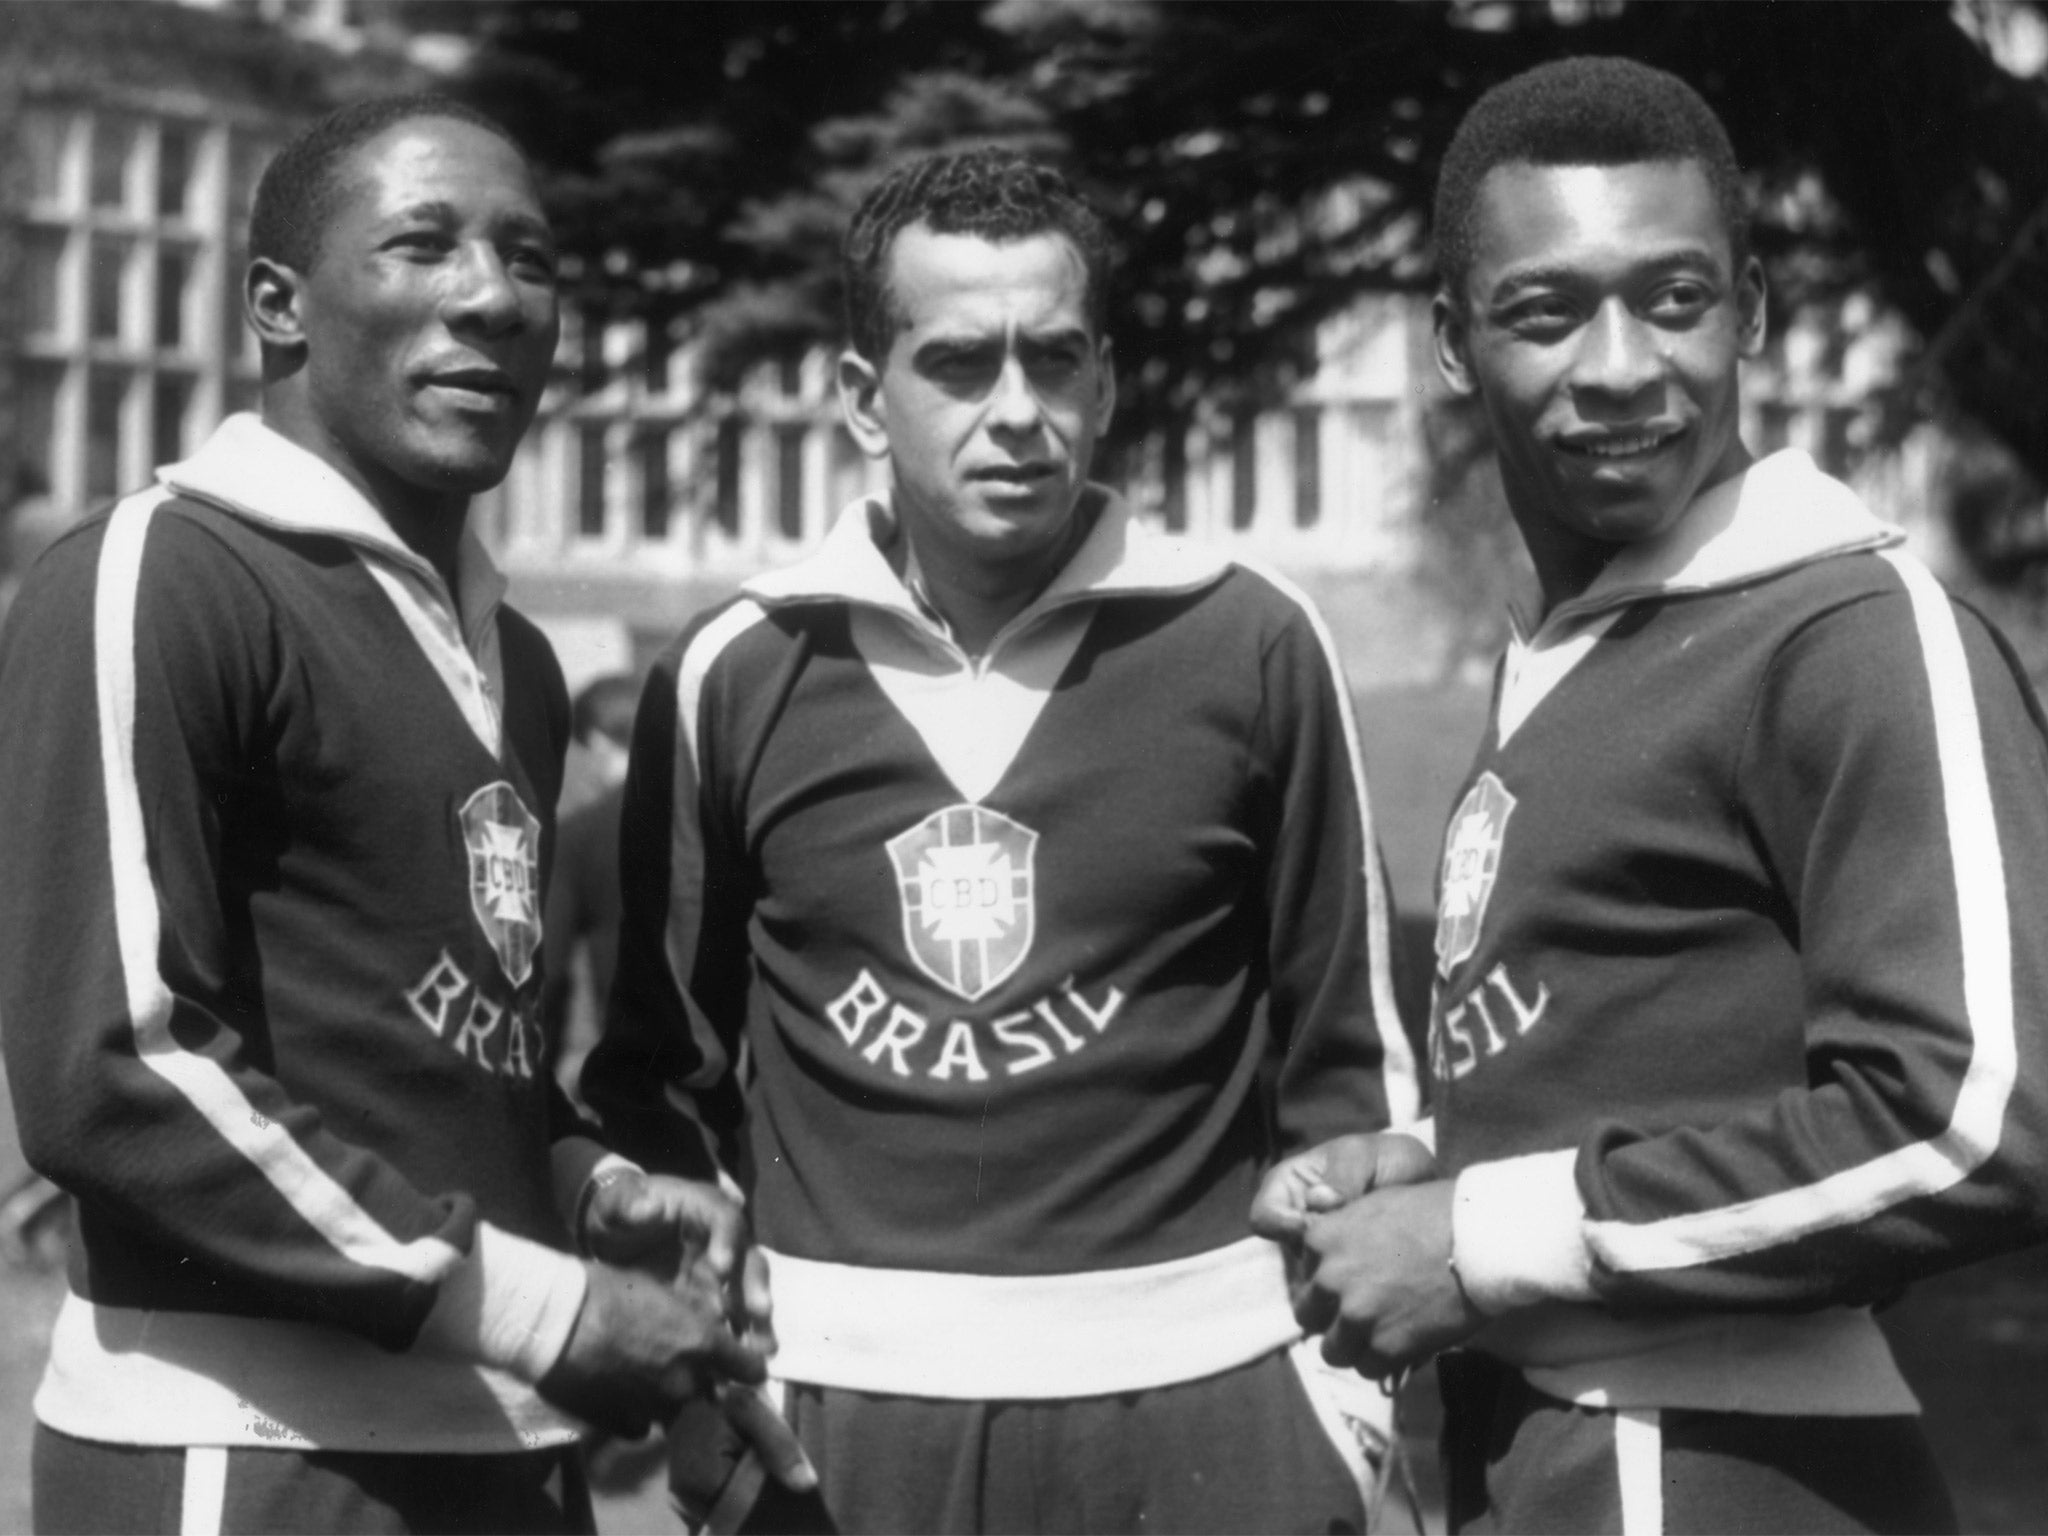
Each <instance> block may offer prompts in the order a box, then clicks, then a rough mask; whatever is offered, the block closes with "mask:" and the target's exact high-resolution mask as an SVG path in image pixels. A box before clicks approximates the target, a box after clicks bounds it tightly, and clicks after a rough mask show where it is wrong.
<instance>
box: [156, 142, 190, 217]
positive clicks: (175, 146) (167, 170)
mask: <svg viewBox="0 0 2048 1536" xmlns="http://www.w3.org/2000/svg"><path fill="white" fill-rule="evenodd" d="M196 137H197V133H196V130H194V129H192V128H189V127H185V126H183V125H178V124H166V125H165V126H164V127H163V128H162V129H161V130H159V132H158V134H157V148H156V211H157V217H159V218H163V219H176V220H180V221H182V220H183V219H184V218H185V216H186V214H185V206H186V201H187V199H188V198H189V197H190V195H191V191H192V148H193V143H194V140H195V139H196Z"/></svg>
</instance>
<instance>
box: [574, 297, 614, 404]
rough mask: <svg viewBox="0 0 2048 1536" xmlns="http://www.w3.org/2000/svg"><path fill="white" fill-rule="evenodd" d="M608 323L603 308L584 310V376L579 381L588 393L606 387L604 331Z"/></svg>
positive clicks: (583, 389)
mask: <svg viewBox="0 0 2048 1536" xmlns="http://www.w3.org/2000/svg"><path fill="white" fill-rule="evenodd" d="M607 324H608V322H607V320H606V317H605V312H604V311H603V310H601V309H586V310H585V311H584V312H583V346H582V349H581V350H582V359H581V361H582V365H583V372H582V377H581V378H580V379H579V380H578V381H577V382H578V385H579V387H580V388H581V389H582V391H583V393H584V394H586V395H594V394H596V393H597V392H598V391H599V390H600V389H603V388H604V384H605V379H606V377H607V371H606V367H605V359H604V333H605V327H606V325H607Z"/></svg>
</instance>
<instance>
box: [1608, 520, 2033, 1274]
mask: <svg viewBox="0 0 2048 1536" xmlns="http://www.w3.org/2000/svg"><path fill="white" fill-rule="evenodd" d="M1880 558H1881V559H1884V560H1886V561H1888V562H1890V564H1891V565H1892V566H1893V568H1894V569H1895V570H1897V572H1898V573H1899V578H1900V580H1901V581H1902V582H1903V583H1904V584H1905V588H1906V593H1907V596H1908V597H1909V598H1910V600H1911V603H1912V609H1913V621H1914V625H1915V628H1916V629H1917V630H1918V632H1919V637H1920V650H1921V655H1922V658H1923V659H1924V661H1925V663H1926V667H1927V684H1928V689H1927V691H1928V697H1929V699H1930V700H1931V703H1932V708H1933V722H1932V723H1933V727H1934V741H1935V753H1936V759H1937V761H1938V763H1939V765H1940V772H1941V784H1942V801H1943V808H1944V810H1945V812H1946V820H1947V823H1948V855H1949V878H1950V883H1951V885H1952V886H1953V888H1954V890H1955V893H1956V904H1957V912H1956V925H1957V930H1958V931H1959V933H1960V934H1961V936H1962V969H1963V1009H1964V1017H1965V1022H1966V1023H1967V1025H1968V1027H1969V1030H1970V1040H1971V1050H1970V1065H1969V1068H1968V1070H1967V1071H1966V1072H1965V1073H1964V1076H1963V1082H1962V1086H1961V1088H1960V1090H1959V1091H1958V1092H1957V1094H1956V1101H1955V1106H1954V1109H1953V1111H1952V1114H1951V1118H1950V1120H1949V1123H1948V1125H1947V1126H1946V1127H1944V1128H1943V1129H1942V1130H1941V1131H1940V1132H1939V1133H1938V1134H1937V1135H1935V1136H1933V1137H1931V1138H1929V1139H1928V1140H1925V1141H1918V1142H1914V1143H1912V1144H1911V1145H1909V1146H1904V1147H1899V1148H1897V1149H1896V1150H1894V1151H1891V1152H1887V1153H1885V1154H1883V1155H1882V1156H1879V1157H1875V1158H1872V1159H1871V1160H1870V1161H1868V1162H1866V1163H1861V1164H1858V1165H1857V1166H1856V1167H1853V1168H1845V1169H1843V1170H1842V1171H1841V1172H1839V1173H1836V1174H1834V1175H1832V1176H1830V1177H1828V1178H1825V1179H1822V1180H1820V1181H1818V1182H1817V1183H1813V1184H1807V1185H1802V1186H1800V1187H1799V1188H1796V1189H1787V1190H1782V1191H1779V1192H1778V1193H1775V1194H1770V1195H1764V1196H1761V1197H1759V1198H1757V1199H1755V1200H1746V1201H1743V1202H1740V1203H1739V1204H1736V1205H1730V1206H1724V1207H1721V1208H1719V1209H1717V1210H1710V1211H1699V1212H1694V1213H1691V1214H1688V1215H1684V1216H1670V1217H1666V1218H1665V1219H1664V1220H1662V1221H1655V1222H1649V1223H1645V1224H1643V1225H1640V1226H1632V1225H1629V1224H1627V1223H1625V1222H1615V1221H1602V1222H1592V1223H1589V1224H1588V1226H1587V1234H1586V1235H1587V1241H1588V1244H1589V1245H1590V1246H1591V1247H1592V1249H1593V1250H1594V1252H1595V1253H1596V1254H1598V1256H1599V1257H1600V1259H1601V1261H1602V1262H1604V1263H1605V1264H1607V1265H1608V1266H1609V1267H1611V1268H1613V1269H1615V1270H1621V1271H1627V1270H1654V1269H1676V1268H1681V1267H1684V1266H1687V1265H1694V1264H1703V1263H1709V1262H1712V1261H1713V1260H1715V1259H1723V1258H1729V1257H1732V1256H1734V1255H1737V1254H1744V1253H1754V1252H1757V1251H1759V1250H1761V1249H1764V1248H1770V1247H1775V1246H1777V1245H1779V1244H1782V1243H1787V1242H1792V1241H1795V1240H1797V1239H1799V1238H1802V1237H1806V1236H1810V1235H1811V1234H1813V1233H1816V1232H1822V1231H1827V1230H1829V1229H1831V1228H1836V1227H1844V1226H1850V1225H1853V1224H1854V1223H1856V1222H1859V1221H1864V1220H1867V1219H1868V1218H1869V1217H1871V1216H1874V1215H1876V1214H1877V1213H1879V1212H1880V1211H1884V1210H1887V1209H1889V1208H1891V1207H1892V1206H1895V1205H1898V1204H1901V1203H1902V1202H1904V1201H1907V1200H1911V1199H1915V1198H1917V1197H1919V1196H1923V1195H1931V1194H1938V1193H1939V1192H1941V1191H1942V1190H1945V1189H1948V1188H1950V1187H1952V1186H1953V1185H1955V1184H1958V1183H1960V1182H1961V1181H1962V1180H1963V1179H1965V1178H1967V1177H1969V1175H1970V1174H1971V1172H1972V1171H1973V1170H1975V1169H1976V1168H1977V1167H1979V1166H1980V1165H1981V1164H1983V1163H1984V1162H1986V1161H1987V1160H1988V1159H1989V1158H1990V1157H1991V1154H1992V1153H1993V1152H1994V1151H1996V1150H1997V1147H1998V1138H1999V1133H2000V1130H2001V1128H2002V1126H2003V1124H2004V1120H2005V1109H2006V1103H2007V1101H2008V1100H2009V1099H2010V1098H2011V1096H2012V1090H2013V1084H2014V1078H2015V1075H2016V1073H2017V1070H2018V1052H2017V1046H2016V1043H2015V1039H2014V1033H2013V995H2012V938H2011V931H2010V929H2009V927H2008V923H2009V921H2010V920H2009V917H2008V915H2007V911H2006V886H2005V862H2004V858H2003V855H2002V853H2001V851H2000V848H1999V843H1998V828H1997V825H1996V822H1995V820H1994V818H1993V814H1992V805H1991V784H1990V780H1989V778H1988V776H1987V775H1986V772H1985V767H1984V740H1983V736H1982V734H1981V732H1980V730H1979V727H1978V720H1977V702H1976V695H1975V693H1974V692H1973V690H1972V686H1971V680H1970V670H1969V663H1968V660H1967V658H1966V656H1965V654H1964V651H1963V639H1962V633H1961V631H1960V630H1959V629H1958V628H1957V626H1956V619H1955V610H1954V608H1953V607H1951V605H1950V603H1949V600H1948V596H1947V594H1946V593H1944V592H1943V591H1942V589H1941V586H1940V584H1939V583H1938V582H1936V581H1935V579H1934V577H1933V576H1931V575H1930V574H1929V573H1928V571H1927V569H1926V567H1924V566H1923V565H1921V564H1920V563H1919V561H1917V560H1915V559H1914V558H1913V557H1912V556H1910V555H1907V554H1905V553H1903V552H1901V551H1899V550H1884V551H1881V552H1880Z"/></svg>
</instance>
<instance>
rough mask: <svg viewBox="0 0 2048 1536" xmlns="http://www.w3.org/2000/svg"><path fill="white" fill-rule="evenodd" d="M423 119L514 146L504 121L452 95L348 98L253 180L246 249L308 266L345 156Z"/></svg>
mask: <svg viewBox="0 0 2048 1536" xmlns="http://www.w3.org/2000/svg"><path fill="white" fill-rule="evenodd" d="M421 117H452V118H454V119H455V120H456V121H457V122H460V123H469V124H471V125H472V126H474V127H477V128H481V129H483V130H484V131H485V132H486V133H494V134H496V135H497V136H498V137H499V138H501V139H503V140H504V141H505V142H506V143H507V144H510V145H511V146H512V147H513V148H514V149H518V148H519V144H518V141H517V140H516V139H514V138H513V137H512V135H511V133H510V132H509V131H508V130H507V129H506V127H505V125H504V124H503V123H500V122H499V121H498V120H497V119H496V118H493V117H491V116H489V115H488V114H487V113H483V112H479V111H477V109H476V108H475V107H472V106H470V105H468V104H467V103H465V102H460V101H457V100H455V98H454V97H452V96H436V95H412V96H379V97H376V98H373V99H372V100H369V101H357V102H351V103H350V104H349V105H348V106H345V107H341V108H338V109H336V110H335V111H333V112H330V113H328V114H327V115H326V116H325V117H323V118H320V119H319V120H317V121H316V122H313V123H311V124H309V125H308V126H307V127H306V128H305V129H303V130H302V131H301V132H300V133H299V134H298V135H297V136H296V137H294V138H293V139H292V140H291V141H290V142H289V143H287V144H286V145H285V146H284V148H283V149H280V150H279V151H278V152H277V155H276V157H275V158H274V159H272V160H271V162H270V164H269V165H268V166H266V167H264V171H263V179H262V180H261V181H259V182H257V184H256V199H255V202H254V204H253V205H252V206H251V208H250V212H249V255H250V257H251V258H252V259H258V258H260V259H263V260H268V261H275V262H279V263H281V264H282V265H284V266H287V267H290V268H291V269H292V270H293V271H295V272H309V271H311V270H312V268H313V264H314V263H315V262H316V261H318V260H319V259H320V242H321V237H322V236H323V235H325V234H326V232H327V222H328V220H329V219H330V218H332V217H333V215H334V208H335V204H336V203H337V202H339V201H340V198H341V193H342V190H343V177H342V173H343V171H344V170H345V169H346V167H347V163H348V158H349V156H350V155H352V154H354V153H355V151H356V150H358V149H360V148H361V147H362V146H363V145H365V144H367V143H368V142H369V141H370V140H371V139H374V138H376V137H377V135H378V134H380V133H382V132H384V131H385V130H386V129H387V128H395V127H397V126H398V125H399V124H400V123H407V122H411V121H413V120H414V119H415V118H421Z"/></svg>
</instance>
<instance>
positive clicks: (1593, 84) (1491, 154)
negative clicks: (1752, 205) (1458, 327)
mask: <svg viewBox="0 0 2048 1536" xmlns="http://www.w3.org/2000/svg"><path fill="white" fill-rule="evenodd" d="M1645 160H1664V161H1684V160H1691V161H1696V162H1697V163H1698V164H1699V166H1700V169H1701V170H1703V171H1704V172H1705V173H1706V177H1707V184H1708V186H1709V187H1711V188H1712V189H1713V193H1714V201H1715V202H1716V203H1718V204H1719V205H1720V209H1721V218H1722V221H1723V222H1724V223H1725V224H1726V225H1727V226H1728V241H1729V247H1730V250H1731V252H1732V254H1733V256H1734V261H1735V265H1736V267H1737V268H1740V267H1741V266H1742V264H1743V263H1744V262H1745V261H1746V260H1748V257H1749V195H1748V192H1747V190H1746V189H1745V188H1744V186H1743V182H1742V170H1741V167H1740V166H1738V165H1737V164H1736V162H1735V148H1734V146H1733V145H1731V144H1730V143H1729V142H1728V130H1727V129H1726V128H1725V127H1724V126H1722V123H1721V119H1720V118H1719V117H1717V116H1716V115H1715V113H1714V109H1713V108H1712V107H1710V106H1708V105H1707V104H1706V102H1705V101H1704V100H1703V99H1702V98H1701V96H1700V94H1699V92H1698V91H1695V90H1694V89H1693V88H1692V87H1691V86H1689V85H1687V84H1686V83H1685V82H1684V81H1683V80H1681V79H1679V78H1678V76H1676V75H1674V74H1669V73H1667V72H1666V71H1664V70H1661V69H1653V68H1651V67H1650V66H1649V65H1647V64H1639V63H1637V62H1636V61H1635V60H1633V59H1618V58H1598V57H1581V58H1570V59H1558V60H1556V61H1554V62H1552V63H1549V64H1539V65H1538V66H1537V67H1536V68H1534V69H1531V70H1527V71H1525V72H1523V73H1522V74H1519V75H1516V76H1514V77H1513V78H1512V79H1509V80H1504V81H1502V82H1501V83H1500V84H1499V85H1496V86H1495V87H1493V89H1492V90H1490V91H1488V92H1486V94H1485V95H1483V96H1481V97H1480V98H1479V100H1478V101H1476V102H1474V103H1473V105H1472V109H1471V110H1470V111H1469V112H1467V113H1466V114H1465V119H1464V121H1463V122H1461V123H1460V124H1459V125H1458V131H1457V132H1456V133H1455V134H1453V135H1452V137H1451V145H1450V148H1449V149H1448V150H1446V151H1445V152H1444V159H1443V165H1442V166H1441V168H1440V169H1439V171H1438V174H1437V184H1436V213H1435V217H1434V220H1433V223H1434V233H1435V239H1436V267H1437V277H1438V280H1439V281H1440V282H1441V283H1442V284H1443V287H1444V291H1445V292H1446V293H1447V294H1449V295H1450V297H1451V299H1452V301H1453V302H1455V303H1463V302H1464V297H1465V279H1466V278H1467V277H1468V276H1469V275H1470V273H1471V269H1472V209H1473V206H1474V204H1475V203H1476V202H1477V201H1478V197H1479V184H1480V183H1481V182H1482V181H1484V180H1485V179H1486V173H1487V172H1488V171H1491V170H1492V169H1494V167H1496V166H1501V165H1635V164H1638V163H1640V162H1642V161H1645Z"/></svg>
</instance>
